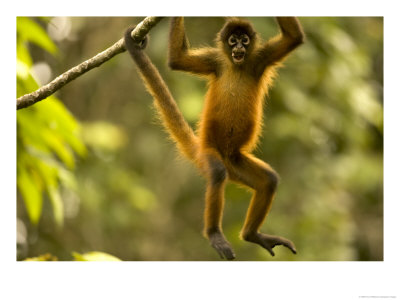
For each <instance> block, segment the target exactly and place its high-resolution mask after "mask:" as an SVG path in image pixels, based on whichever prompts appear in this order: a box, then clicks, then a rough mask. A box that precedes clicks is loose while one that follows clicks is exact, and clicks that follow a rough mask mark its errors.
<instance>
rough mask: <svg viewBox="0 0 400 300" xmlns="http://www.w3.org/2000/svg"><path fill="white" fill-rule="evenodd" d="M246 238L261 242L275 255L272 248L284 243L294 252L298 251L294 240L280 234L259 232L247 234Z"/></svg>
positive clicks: (253, 241) (252, 241)
mask: <svg viewBox="0 0 400 300" xmlns="http://www.w3.org/2000/svg"><path fill="white" fill-rule="evenodd" d="M245 240H246V241H248V242H251V243H255V244H259V245H260V246H261V247H263V248H265V249H267V250H268V252H269V253H270V254H271V255H272V256H275V253H274V251H273V250H272V248H274V247H275V246H278V245H283V246H285V247H286V248H289V249H290V250H291V251H292V252H293V254H296V253H297V250H296V247H295V245H294V244H293V242H292V241H290V240H288V239H285V238H283V237H280V236H275V235H268V234H264V233H259V232H258V233H255V234H251V235H248V236H246V238H245Z"/></svg>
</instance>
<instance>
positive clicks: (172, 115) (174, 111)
mask: <svg viewBox="0 0 400 300" xmlns="http://www.w3.org/2000/svg"><path fill="white" fill-rule="evenodd" d="M132 29H133V28H129V29H128V30H127V31H126V33H125V47H126V49H127V50H128V51H129V53H130V54H131V56H132V58H133V60H134V61H135V62H136V64H137V66H138V68H139V72H140V75H141V77H142V79H143V80H144V82H145V85H146V87H147V89H148V91H149V92H150V94H151V95H152V96H153V97H154V99H155V105H156V107H157V110H158V112H159V113H160V115H161V119H162V121H163V124H164V127H165V128H166V129H167V131H168V132H169V134H170V135H171V137H172V139H173V140H174V141H175V142H176V144H177V147H178V149H179V150H180V152H181V153H182V154H184V155H185V156H186V157H187V158H188V159H190V160H191V161H193V162H196V157H197V153H198V148H199V139H198V137H197V136H196V135H195V133H194V131H193V129H192V128H191V127H190V125H189V124H188V123H187V122H186V120H185V118H184V117H183V115H182V113H181V112H180V110H179V108H178V106H177V104H176V102H175V100H174V98H173V97H172V95H171V92H170V91H169V89H168V87H167V85H166V84H165V82H164V80H163V78H162V77H161V75H160V73H159V72H158V70H157V68H156V67H155V66H154V65H153V64H152V62H151V61H150V59H149V57H148V56H147V55H146V54H145V53H144V52H143V51H142V49H143V48H144V47H145V46H146V41H143V42H142V43H141V44H139V45H138V44H136V43H135V42H134V41H133V39H132V38H131V31H132ZM143 45H144V46H143Z"/></svg>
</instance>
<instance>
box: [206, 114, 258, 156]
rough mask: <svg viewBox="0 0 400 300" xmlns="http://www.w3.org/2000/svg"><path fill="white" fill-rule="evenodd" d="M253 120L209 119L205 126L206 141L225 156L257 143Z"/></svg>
mask: <svg viewBox="0 0 400 300" xmlns="http://www.w3.org/2000/svg"><path fill="white" fill-rule="evenodd" d="M256 131H257V130H256V126H255V122H253V121H249V120H247V121H241V120H235V121H230V120H226V121H221V120H218V119H213V120H209V122H208V124H207V126H206V128H205V132H204V133H205V138H204V140H205V143H206V145H207V146H209V147H212V148H216V149H217V150H218V152H220V153H221V154H222V155H223V156H225V155H231V154H234V153H235V152H237V151H239V150H240V149H242V148H243V147H248V146H251V145H250V144H253V143H255V139H256V136H257V132H256Z"/></svg>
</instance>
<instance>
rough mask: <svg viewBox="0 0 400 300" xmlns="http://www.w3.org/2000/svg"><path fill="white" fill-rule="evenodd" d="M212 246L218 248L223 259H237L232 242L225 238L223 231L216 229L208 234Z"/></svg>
mask: <svg viewBox="0 0 400 300" xmlns="http://www.w3.org/2000/svg"><path fill="white" fill-rule="evenodd" d="M208 239H209V240H210V243H211V246H212V247H213V248H214V249H215V250H217V252H218V254H219V256H220V257H221V258H222V259H224V258H225V259H227V260H232V259H235V257H236V256H235V253H234V252H233V249H232V247H231V244H229V242H228V241H227V240H226V239H225V236H224V235H223V233H222V232H219V231H216V232H212V233H209V234H208Z"/></svg>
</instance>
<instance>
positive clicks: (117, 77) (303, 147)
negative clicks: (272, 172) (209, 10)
mask: <svg viewBox="0 0 400 300" xmlns="http://www.w3.org/2000/svg"><path fill="white" fill-rule="evenodd" d="M141 19H142V18H65V17H58V18H51V19H50V21H49V22H48V23H43V21H42V20H40V21H41V22H42V24H44V27H47V31H48V32H49V33H50V34H51V37H52V39H53V40H55V41H57V42H56V44H57V47H56V48H58V49H59V51H58V52H57V53H58V54H57V58H54V57H53V56H51V55H49V54H48V53H49V52H50V53H52V51H53V50H50V49H52V47H51V46H44V45H42V44H40V42H35V41H37V40H42V39H43V38H39V37H37V38H35V41H34V40H29V37H27V33H26V32H29V30H28V31H26V30H24V34H19V33H18V44H17V49H18V50H17V56H18V61H22V62H24V66H23V67H22V68H21V66H19V67H18V68H17V75H18V95H21V94H24V93H26V92H28V91H31V90H34V89H35V86H34V85H31V86H30V88H24V86H23V84H28V83H29V82H32V79H30V80H29V81H25V83H23V84H22V83H20V79H19V78H20V77H21V74H20V72H25V73H22V74H30V73H29V70H30V68H31V67H32V65H35V64H37V63H40V62H46V63H47V64H48V65H49V67H50V69H51V70H52V72H53V74H60V73H62V72H64V71H65V70H67V69H69V68H70V67H72V66H74V65H76V64H78V63H80V62H81V61H83V60H85V59H87V58H90V57H92V56H94V55H95V54H96V53H98V52H100V51H102V50H104V49H105V48H107V47H108V46H110V45H112V44H113V43H114V42H115V41H116V40H117V39H119V38H120V37H121V36H122V34H123V32H124V29H125V28H126V27H127V26H128V25H130V24H134V23H138V22H140V21H141ZM248 19H249V20H250V21H251V22H252V23H253V24H254V26H255V28H256V30H257V31H258V32H259V34H260V36H261V37H262V38H264V39H267V38H268V37H271V36H273V35H274V34H276V32H277V26H276V24H275V22H274V20H273V18H260V17H256V18H255V17H251V18H248ZM25 21H26V20H25ZM300 21H301V23H302V25H303V27H304V31H305V33H306V35H307V40H306V43H305V44H304V45H302V46H301V47H300V48H299V49H298V50H296V51H295V52H294V53H293V54H292V55H291V56H290V57H289V58H288V60H287V61H286V62H285V64H284V65H285V66H284V67H283V68H282V69H280V70H279V77H278V78H277V79H276V80H275V85H274V86H273V87H272V89H271V91H270V94H269V96H268V97H267V99H266V105H265V114H264V116H265V117H264V120H265V126H264V131H263V135H262V138H261V141H260V144H259V147H258V149H257V151H256V152H255V154H256V155H257V156H258V157H260V158H261V159H263V160H265V161H267V162H268V163H270V164H271V165H272V166H273V167H274V168H275V169H276V170H277V171H278V173H279V174H280V176H281V183H280V186H279V189H278V193H277V196H276V199H275V202H274V205H273V207H272V210H271V212H270V215H269V216H268V218H267V220H266V222H265V224H264V225H263V231H264V232H269V233H271V234H278V235H282V236H285V237H287V238H289V239H291V240H293V241H294V242H295V244H296V247H297V249H298V254H297V255H296V256H294V255H292V254H291V253H290V252H289V251H288V250H287V249H284V248H282V249H277V250H276V251H275V253H276V256H275V257H274V258H271V257H270V256H269V254H268V253H267V251H265V250H264V249H262V248H260V247H258V246H256V245H253V244H249V243H245V242H243V241H241V240H240V239H239V231H240V228H241V226H242V223H243V220H244V216H245V213H246V209H247V206H248V203H249V199H250V197H251V193H250V192H249V191H248V190H246V189H243V188H241V187H238V186H236V185H234V184H229V185H228V187H227V191H226V205H225V214H224V230H225V234H226V236H227V238H228V239H229V241H230V242H231V243H232V246H233V247H234V249H235V251H236V254H237V259H238V260H307V261H308V260H382V259H383V18H379V17H378V18H375V17H373V18H370V17H341V18H326V17H324V18H316V17H310V18H300ZM223 22H224V20H223V18H186V27H187V34H188V37H189V39H190V41H191V44H192V46H194V47H197V46H202V45H205V44H209V45H210V44H213V39H214V37H215V34H216V33H217V32H218V30H219V28H220V27H221V26H222V24H223ZM19 23H20V20H18V24H19ZM168 25H169V24H168V20H163V21H162V22H161V23H159V24H158V25H157V26H156V27H155V28H153V29H152V31H151V33H150V36H151V39H150V43H149V46H148V47H147V49H146V52H147V53H148V54H149V56H150V57H151V59H152V60H153V62H154V64H155V65H156V66H157V67H158V68H159V70H160V73H161V74H162V76H163V77H164V78H165V81H166V82H167V84H168V86H169V87H170V89H171V92H172V94H173V95H174V97H175V98H176V101H177V102H178V104H179V106H180V107H181V110H182V112H183V113H184V115H185V117H186V118H187V119H188V120H189V121H190V123H191V124H192V125H193V126H195V125H196V122H197V120H198V116H199V113H200V111H201V109H202V104H203V97H204V93H205V91H206V82H204V81H203V80H201V79H198V78H195V77H192V76H190V75H187V74H184V73H182V72H172V71H170V70H169V69H168V67H167V64H166V56H167V53H166V47H167V43H168V40H167V39H168ZM18 27H19V25H18ZM44 27H43V28H44ZM19 28H22V27H19ZM18 30H19V31H20V30H21V29H18ZM35 32H40V31H39V30H36V31H35ZM39 35H40V34H39ZM27 40H29V41H30V42H31V43H29V44H26V41H27ZM22 41H25V42H22ZM34 43H37V44H39V47H37V46H36V44H34ZM27 45H28V46H27ZM24 47H25V48H24ZM43 49H45V50H46V51H43ZM53 53H55V52H53ZM24 57H25V58H24ZM19 64H20V63H18V65H19ZM20 69H22V71H20ZM23 70H25V71H23ZM30 77H31V75H28V76H25V77H24V78H30ZM22 82H23V81H22ZM58 97H59V98H60V99H62V100H63V103H65V106H66V107H67V108H68V110H69V111H70V112H71V113H72V115H73V116H75V117H76V118H77V119H78V120H80V121H81V124H80V125H78V123H76V121H75V120H74V119H73V118H72V117H71V115H70V114H69V113H66V110H65V109H64V107H63V106H62V105H61V104H60V103H59V102H58V101H57V100H55V99H47V100H44V101H42V103H39V104H36V105H34V106H33V107H31V108H28V109H24V110H21V111H18V113H17V116H18V129H17V130H18V161H17V164H18V165H17V168H18V170H17V171H18V184H19V187H20V186H25V189H26V190H25V191H22V190H20V193H19V196H18V206H17V208H18V222H17V225H18V226H17V229H18V243H19V248H18V249H19V252H18V259H25V258H26V257H34V256H39V255H41V254H43V253H52V254H53V255H55V256H56V257H58V258H59V259H61V260H70V259H71V252H73V251H77V252H79V253H84V252H91V251H104V252H106V253H111V254H112V255H115V256H116V257H118V258H120V259H122V260H219V257H218V255H217V254H216V253H215V251H214V250H213V249H212V248H211V247H210V246H209V245H208V242H207V241H206V240H205V239H204V238H203V237H202V236H201V231H202V214H203V197H204V179H202V178H201V177H199V175H198V174H197V172H196V170H195V169H194V168H193V167H192V166H191V165H190V163H187V162H185V161H184V160H182V159H180V158H179V156H178V155H177V152H176V149H175V146H174V145H173V144H172V143H171V142H170V141H169V139H168V136H167V134H166V133H165V131H164V130H163V129H162V127H161V125H160V122H159V121H158V119H157V116H156V113H155V111H154V109H153V108H152V105H151V103H152V98H151V96H150V95H149V94H148V93H147V92H146V90H145V89H144V87H143V84H142V82H141V79H140V78H139V76H138V75H137V71H136V69H135V67H134V65H133V63H132V61H131V59H130V57H129V56H128V55H125V54H122V55H119V56H117V57H115V58H113V59H112V60H111V61H109V62H107V63H106V64H104V65H103V66H101V68H97V69H96V70H92V71H90V72H89V73H88V74H85V75H84V76H81V77H80V78H79V79H77V80H75V81H74V82H72V83H70V84H68V85H67V86H66V87H64V88H63V89H62V90H60V91H59V93H58ZM53 98H54V97H53ZM52 103H53V104H52ZM54 103H56V104H54ZM47 105H49V106H50V108H48V107H47ZM51 105H55V106H56V107H58V110H57V109H56V108H51ZM42 107H43V108H42ZM60 107H62V109H63V110H64V114H61V115H63V117H56V116H55V111H59V110H61V108H60ZM41 110H42V111H41ZM20 115H21V116H20ZM25 115H26V116H25ZM66 116H68V117H66ZM50 117H54V119H55V120H51V121H49V120H47V121H44V120H46V118H50ZM24 118H25V119H26V121H25V122H24ZM20 119H22V120H20ZM54 122H55V123H54ZM24 124H25V127H22V126H24ZM27 124H29V125H30V126H28V125H27ZM61 128H63V130H61ZM79 128H81V133H82V134H81V135H76V134H77V133H76V132H77V131H79ZM58 129H59V130H58ZM47 135H51V137H47ZM72 136H73V137H74V138H72ZM80 138H82V139H83V142H84V144H85V145H86V147H87V149H88V151H87V154H86V155H85V156H84V159H80V160H78V161H76V157H77V156H74V155H73V152H76V153H78V157H79V156H83V155H84V153H85V150H84V149H85V147H84V146H83V145H82V143H81V142H80V141H81V140H80ZM54 140H56V142H54ZM61 145H62V146H61ZM44 156H45V157H46V159H44ZM50 162H51V163H50ZM44 164H45V165H46V166H47V168H53V169H51V170H53V171H47V173H45V172H46V171H43V172H44V173H41V171H40V170H41V167H40V166H41V165H44ZM38 170H39V171H38ZM60 170H61V171H60ZM72 170H73V173H72ZM51 172H53V173H54V174H55V175H53V177H51V178H53V179H52V180H48V179H47V180H48V181H46V180H45V179H44V178H48V177H50V176H49V175H48V174H50V173H51ZM66 174H68V175H67V176H65V175H66ZM72 174H74V175H72ZM21 177H22V179H21ZM27 177H28V178H29V179H26V178H27ZM66 178H68V180H66ZM73 178H76V180H75V181H74V180H73ZM21 180H22V181H23V182H25V183H21V184H20V181H21ZM64 181H65V182H75V183H74V184H72V186H73V188H71V185H68V184H64ZM26 182H28V183H26ZM60 182H61V183H62V184H61V185H60V184H59V183H60ZM51 186H53V191H54V190H55V191H57V193H58V196H56V197H55V198H57V199H58V200H57V201H58V203H61V204H59V205H62V207H63V210H62V215H63V219H64V220H65V221H64V226H63V227H57V226H52V224H53V223H54V218H53V214H54V208H52V207H51V206H49V205H47V202H46V201H45V202H43V209H42V212H40V211H37V212H29V211H30V209H29V208H28V209H27V210H26V209H24V208H23V205H22V199H24V200H25V202H26V203H27V204H26V206H27V207H29V205H30V206H33V207H39V206H38V205H37V204H35V203H41V201H42V200H41V199H42V198H41V195H42V192H43V191H45V190H46V191H47V190H48V189H49V187H51ZM66 187H67V188H66ZM68 187H69V188H68ZM29 189H31V190H29ZM47 194H48V197H49V198H51V193H50V194H49V193H47ZM21 196H22V197H21ZM53 202H54V200H53ZM53 207H54V206H53ZM60 213H61V210H60V212H59V213H58V214H60ZM31 215H33V216H36V217H34V218H32V216H31ZM38 216H41V218H40V220H39V218H38ZM29 217H30V219H31V220H32V221H34V222H33V223H35V222H36V223H37V225H32V224H31V222H29ZM35 218H36V219H35ZM58 219H61V217H58ZM35 220H36V221H35Z"/></svg>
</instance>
